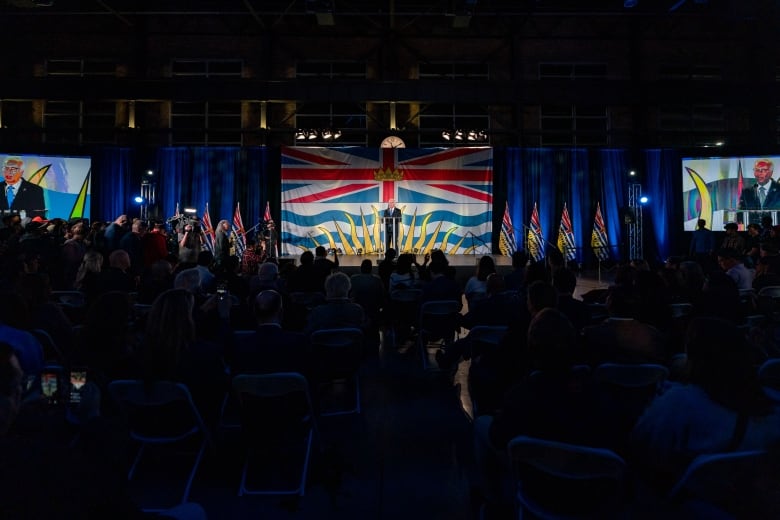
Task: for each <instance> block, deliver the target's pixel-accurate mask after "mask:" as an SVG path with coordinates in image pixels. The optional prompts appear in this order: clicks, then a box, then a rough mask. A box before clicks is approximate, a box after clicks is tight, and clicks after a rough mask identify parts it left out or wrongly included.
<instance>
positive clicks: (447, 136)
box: [441, 130, 452, 141]
mask: <svg viewBox="0 0 780 520" xmlns="http://www.w3.org/2000/svg"><path fill="white" fill-rule="evenodd" d="M441 138H442V139H444V140H445V141H449V140H450V139H452V132H450V131H449V130H442V131H441Z"/></svg>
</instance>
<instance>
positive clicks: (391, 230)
mask: <svg viewBox="0 0 780 520" xmlns="http://www.w3.org/2000/svg"><path fill="white" fill-rule="evenodd" d="M382 216H383V217H385V251H387V250H388V249H390V248H391V247H392V248H393V249H395V250H398V246H400V244H397V241H398V230H399V225H400V224H401V210H400V209H398V208H396V207H395V199H390V200H388V201H387V209H386V210H385V212H384V214H383V215H382ZM390 217H392V218H390Z"/></svg>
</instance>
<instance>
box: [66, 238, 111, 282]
mask: <svg viewBox="0 0 780 520" xmlns="http://www.w3.org/2000/svg"><path fill="white" fill-rule="evenodd" d="M95 251H98V250H97V249H96V250H95ZM86 253H87V243H86V240H85V237H84V227H83V226H81V225H79V226H77V227H76V229H75V230H74V231H73V235H72V236H71V238H69V239H67V240H66V241H65V242H64V243H63V244H62V246H61V247H60V258H61V259H62V265H61V269H62V287H65V288H66V289H67V290H70V289H73V288H75V282H76V277H77V275H78V273H79V267H80V266H81V262H82V261H83V260H84V255H85V254H86ZM100 261H101V263H102V261H103V255H100Z"/></svg>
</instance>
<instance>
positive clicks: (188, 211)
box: [184, 208, 198, 215]
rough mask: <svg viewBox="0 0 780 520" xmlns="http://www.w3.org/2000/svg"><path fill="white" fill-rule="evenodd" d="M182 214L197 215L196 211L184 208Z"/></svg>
mask: <svg viewBox="0 0 780 520" xmlns="http://www.w3.org/2000/svg"><path fill="white" fill-rule="evenodd" d="M184 214H185V215H197V214H198V210H196V209H195V208H184Z"/></svg>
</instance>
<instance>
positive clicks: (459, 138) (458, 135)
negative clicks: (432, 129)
mask: <svg viewBox="0 0 780 520" xmlns="http://www.w3.org/2000/svg"><path fill="white" fill-rule="evenodd" d="M455 140H456V141H463V130H455Z"/></svg>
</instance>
